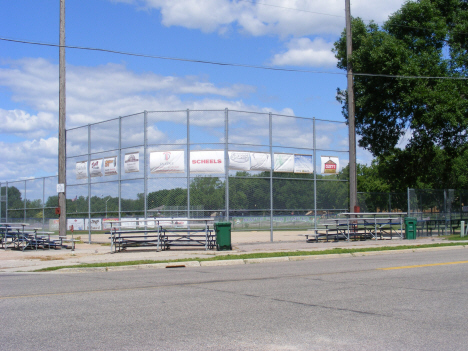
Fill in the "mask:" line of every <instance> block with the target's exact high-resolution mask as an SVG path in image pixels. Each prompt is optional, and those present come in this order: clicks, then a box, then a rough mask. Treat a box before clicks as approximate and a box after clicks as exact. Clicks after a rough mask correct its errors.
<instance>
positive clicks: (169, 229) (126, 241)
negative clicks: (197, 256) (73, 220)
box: [108, 218, 216, 253]
mask: <svg viewBox="0 0 468 351" xmlns="http://www.w3.org/2000/svg"><path fill="white" fill-rule="evenodd" d="M139 222H143V223H144V222H152V223H156V228H155V229H143V230H123V229H122V227H123V226H122V224H125V220H120V221H109V222H108V223H110V225H111V230H110V232H109V234H110V237H109V239H110V240H111V252H112V253H114V252H120V251H122V250H125V249H127V248H130V247H151V246H153V247H156V248H157V250H158V251H159V250H169V249H170V248H171V247H186V248H197V247H204V248H205V250H211V249H213V248H215V247H216V238H215V235H214V234H213V230H212V229H210V227H209V225H208V223H209V222H213V219H212V218H197V219H192V218H190V219H180V218H179V219H172V218H156V219H148V220H140V221H139ZM176 222H177V223H180V222H183V223H186V224H185V225H186V228H174V225H173V224H174V223H176ZM200 222H201V223H204V226H203V225H202V227H201V228H194V227H195V226H196V225H197V223H200ZM185 225H184V226H185Z"/></svg>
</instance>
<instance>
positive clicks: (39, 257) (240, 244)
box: [0, 232, 468, 272]
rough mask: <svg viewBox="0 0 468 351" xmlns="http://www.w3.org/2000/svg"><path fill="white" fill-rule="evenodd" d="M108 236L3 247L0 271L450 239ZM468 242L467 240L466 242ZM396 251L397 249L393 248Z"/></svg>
mask: <svg viewBox="0 0 468 351" xmlns="http://www.w3.org/2000/svg"><path fill="white" fill-rule="evenodd" d="M107 238H108V236H106V237H103V238H99V237H97V236H94V235H93V241H94V240H96V241H102V243H92V244H87V243H84V244H77V245H76V248H75V251H71V250H66V249H62V250H37V251H36V250H27V251H24V252H21V251H15V250H0V272H21V271H22V272H26V271H33V270H37V269H41V268H47V267H56V266H65V265H77V264H82V263H103V262H125V261H136V260H158V261H159V260H173V259H193V260H194V261H196V260H197V258H209V257H212V256H215V255H227V254H234V255H236V254H244V253H259V252H289V251H313V250H327V249H332V248H337V247H339V248H349V249H351V248H360V247H383V246H401V245H422V244H434V243H441V242H447V240H444V239H443V238H442V237H427V238H426V237H424V238H418V239H417V240H401V239H392V240H367V241H350V242H346V241H339V242H319V243H307V242H306V240H305V237H304V236H303V235H301V234H299V232H275V233H274V240H275V241H274V242H270V241H269V239H270V233H269V232H233V233H232V238H231V241H232V246H233V250H232V251H204V250H202V249H201V250H184V249H171V250H167V251H160V252H158V251H156V249H155V248H154V247H152V248H129V249H127V250H126V251H123V252H118V253H111V252H110V246H109V240H108V239H107ZM467 244H468V243H467ZM393 252H394V251H393Z"/></svg>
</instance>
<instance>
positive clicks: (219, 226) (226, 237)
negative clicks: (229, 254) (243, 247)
mask: <svg viewBox="0 0 468 351" xmlns="http://www.w3.org/2000/svg"><path fill="white" fill-rule="evenodd" d="M214 229H215V232H216V248H217V250H218V251H222V250H232V246H231V222H216V223H215V224H214Z"/></svg>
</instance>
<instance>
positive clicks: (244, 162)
mask: <svg viewBox="0 0 468 351" xmlns="http://www.w3.org/2000/svg"><path fill="white" fill-rule="evenodd" d="M229 169H232V170H237V171H250V152H248V151H229Z"/></svg>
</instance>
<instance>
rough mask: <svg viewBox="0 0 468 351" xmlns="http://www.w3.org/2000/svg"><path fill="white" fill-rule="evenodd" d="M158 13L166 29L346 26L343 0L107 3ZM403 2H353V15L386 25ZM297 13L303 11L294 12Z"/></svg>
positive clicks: (284, 31)
mask: <svg viewBox="0 0 468 351" xmlns="http://www.w3.org/2000/svg"><path fill="white" fill-rule="evenodd" d="M111 1H113V2H124V3H131V4H134V5H136V6H137V7H138V8H140V9H142V8H144V9H157V10H159V11H160V12H161V16H162V24H163V25H165V26H168V27H169V26H182V27H185V28H189V29H199V30H201V31H203V32H219V33H224V32H226V31H227V30H229V29H235V30H238V31H240V32H243V33H246V34H249V35H253V36H261V35H272V34H273V35H278V36H280V37H285V36H290V35H292V36H305V35H317V34H333V35H338V34H340V33H341V31H342V30H343V28H344V26H345V10H344V7H345V3H344V1H343V0H328V1H321V0H276V1H274V2H272V1H270V2H268V3H262V2H259V3H253V2H250V1H241V0H239V1H230V0H111ZM405 1H406V0H387V1H374V0H354V1H353V3H352V5H351V14H352V15H353V16H354V17H361V18H363V19H365V20H374V21H377V22H382V21H385V20H386V19H387V18H388V16H389V15H390V14H392V13H393V12H395V11H396V10H398V9H399V8H400V7H401V5H402V4H403V3H404V2H405ZM298 10H301V11H298Z"/></svg>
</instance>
